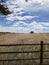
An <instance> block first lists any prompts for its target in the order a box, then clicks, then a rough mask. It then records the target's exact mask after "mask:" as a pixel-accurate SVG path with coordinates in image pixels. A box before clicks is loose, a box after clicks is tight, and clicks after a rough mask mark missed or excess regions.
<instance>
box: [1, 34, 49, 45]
mask: <svg viewBox="0 0 49 65" xmlns="http://www.w3.org/2000/svg"><path fill="white" fill-rule="evenodd" d="M41 40H42V41H44V42H49V34H0V44H2V43H4V44H10V43H13V44H14V43H16V44H17V43H40V41H41Z"/></svg>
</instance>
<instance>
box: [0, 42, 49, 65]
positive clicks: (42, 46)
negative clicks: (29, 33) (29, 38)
mask: <svg viewBox="0 0 49 65" xmlns="http://www.w3.org/2000/svg"><path fill="white" fill-rule="evenodd" d="M32 45H34V46H39V45H40V50H28V51H27V50H25V51H18V50H17V51H0V55H2V54H4V55H6V54H11V55H12V54H17V53H21V54H22V53H23V54H24V53H35V54H36V53H40V56H39V57H32V58H15V59H0V63H1V62H2V63H3V65H4V62H7V61H8V62H9V61H10V62H11V61H12V62H13V61H15V62H16V63H17V62H18V61H27V60H28V61H30V60H39V65H45V64H43V60H44V59H47V60H49V57H43V53H44V52H45V53H47V52H49V50H44V49H43V48H44V45H49V43H44V42H43V41H41V42H40V44H37V43H36V44H0V47H2V48H3V47H5V48H6V47H13V46H14V47H15V46H16V47H17V46H22V47H23V46H32ZM32 62H33V61H32ZM8 65H12V64H9V63H8ZM14 65H17V64H14ZM18 65H19V64H18ZM23 65H24V64H23ZM26 65H29V64H26ZM31 65H37V64H35V62H34V63H32V64H31ZM46 65H47V64H46ZM48 65H49V64H48Z"/></svg>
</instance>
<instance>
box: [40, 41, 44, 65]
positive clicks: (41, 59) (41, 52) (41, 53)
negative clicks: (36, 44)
mask: <svg viewBox="0 0 49 65" xmlns="http://www.w3.org/2000/svg"><path fill="white" fill-rule="evenodd" d="M42 63H43V41H41V43H40V65H42Z"/></svg>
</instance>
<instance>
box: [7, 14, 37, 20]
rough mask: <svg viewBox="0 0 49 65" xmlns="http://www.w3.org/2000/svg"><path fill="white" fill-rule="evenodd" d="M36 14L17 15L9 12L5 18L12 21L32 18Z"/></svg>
mask: <svg viewBox="0 0 49 65" xmlns="http://www.w3.org/2000/svg"><path fill="white" fill-rule="evenodd" d="M36 17H38V16H30V15H29V16H17V15H14V14H10V15H9V16H7V18H6V20H9V21H13V20H27V19H32V18H36Z"/></svg>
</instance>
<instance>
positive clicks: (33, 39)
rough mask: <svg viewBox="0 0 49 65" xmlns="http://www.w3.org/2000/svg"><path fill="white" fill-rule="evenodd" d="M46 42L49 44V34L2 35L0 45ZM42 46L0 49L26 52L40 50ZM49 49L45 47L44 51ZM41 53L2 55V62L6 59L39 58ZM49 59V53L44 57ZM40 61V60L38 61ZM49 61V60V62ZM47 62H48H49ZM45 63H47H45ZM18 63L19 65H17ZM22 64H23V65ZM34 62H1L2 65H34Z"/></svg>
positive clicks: (1, 48)
mask: <svg viewBox="0 0 49 65" xmlns="http://www.w3.org/2000/svg"><path fill="white" fill-rule="evenodd" d="M40 41H44V42H45V43H49V34H44V33H43V34H35V33H34V34H14V33H12V34H0V44H26V43H27V44H33V43H34V44H36V43H40ZM39 49H40V46H39V47H38V46H36V45H35V46H26V47H24V46H23V47H22V46H18V47H16V46H14V47H13V46H12V47H9V46H8V47H0V52H1V51H24V50H39ZM46 49H49V46H46V47H44V50H46ZM39 56H40V54H39V53H36V54H35V53H25V54H24V53H22V54H21V53H18V54H12V55H11V54H0V60H3V59H4V60H5V59H19V58H33V57H39ZM47 56H48V57H49V53H47V54H46V53H44V57H47ZM38 61H39V60H38ZM48 61H49V60H48ZM48 61H47V62H48ZM44 62H45V61H44ZM16 63H17V64H16ZM21 63H22V64H21ZM32 63H33V61H22V62H16V61H13V62H10V61H9V62H6V63H5V62H4V63H2V62H0V65H20V64H21V65H32Z"/></svg>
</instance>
